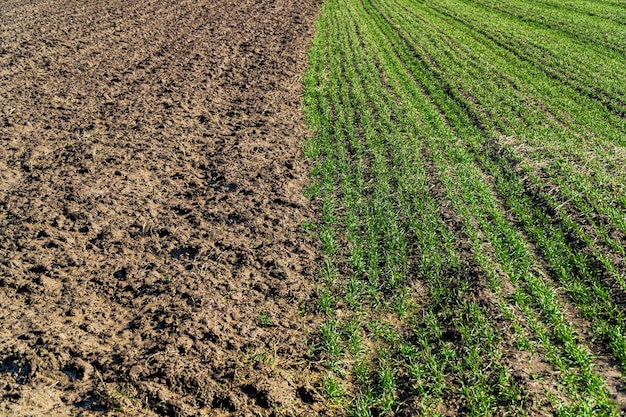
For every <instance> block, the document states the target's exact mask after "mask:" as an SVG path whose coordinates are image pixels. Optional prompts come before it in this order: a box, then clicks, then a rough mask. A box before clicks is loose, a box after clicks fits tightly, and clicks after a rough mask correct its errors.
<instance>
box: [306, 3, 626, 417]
mask: <svg viewBox="0 0 626 417" xmlns="http://www.w3.org/2000/svg"><path fill="white" fill-rule="evenodd" d="M553 3H554V2H550V1H548V0H546V1H543V2H539V3H535V2H532V3H531V2H527V1H523V0H516V1H513V0H510V1H506V2H491V1H488V0H481V1H478V2H469V1H463V0H424V1H415V0H362V1H357V0H327V1H326V2H325V4H324V6H323V9H322V14H321V16H320V18H319V21H318V26H317V30H318V35H317V37H316V38H315V41H314V44H313V47H312V49H311V55H310V70H309V72H308V73H307V76H306V78H305V88H306V95H305V110H306V112H307V114H308V117H309V122H310V125H311V127H312V128H313V129H314V130H315V132H316V135H315V137H314V138H313V139H312V140H311V141H310V142H309V143H308V144H307V145H306V149H305V150H306V153H307V155H308V156H309V157H310V158H313V159H314V160H315V161H316V167H315V170H314V172H313V176H314V177H315V179H316V182H315V184H314V185H313V186H312V187H311V188H310V189H309V190H308V193H309V195H310V197H311V198H316V199H318V200H319V201H320V204H321V207H322V219H321V221H320V223H319V224H316V225H313V226H312V227H314V229H315V231H316V233H317V234H318V235H319V237H320V239H321V242H322V244H323V247H324V251H325V253H326V257H325V261H324V265H323V267H322V268H321V275H322V278H323V281H322V282H323V285H321V287H320V290H319V300H320V302H319V307H320V311H321V313H322V314H324V315H325V316H326V321H325V323H324V324H323V325H322V327H321V328H320V331H319V332H318V333H317V335H316V338H315V339H314V340H312V341H311V342H312V344H313V346H314V347H315V348H316V352H317V354H318V355H319V356H320V358H321V359H322V361H323V362H324V363H325V364H326V366H327V369H328V374H327V376H326V377H325V379H324V381H323V384H324V387H325V390H326V394H327V396H328V397H329V398H331V399H333V401H334V403H335V404H336V406H337V407H338V409H340V410H344V409H345V410H347V411H348V412H349V413H350V414H352V415H359V416H361V415H362V416H365V415H384V414H390V413H391V412H394V413H396V414H400V415H402V414H406V415H412V414H417V413H419V414H432V415H439V414H449V413H451V412H452V413H462V414H470V415H488V414H492V413H493V414H506V413H510V414H514V415H523V414H526V413H528V414H533V413H534V412H536V411H538V410H544V411H545V410H546V409H548V410H552V411H553V412H555V413H558V414H560V415H577V416H580V415H617V414H618V413H619V407H621V406H622V405H623V399H620V398H621V397H620V395H621V394H620V393H619V392H617V391H616V388H615V385H616V383H617V382H616V379H620V378H623V376H620V377H615V373H616V372H617V373H618V374H619V375H623V371H624V370H625V369H626V339H625V337H624V335H625V334H626V320H625V317H624V308H623V302H624V301H626V292H625V291H626V278H625V272H626V268H625V267H624V262H623V256H624V235H625V233H626V193H625V187H626V181H625V175H626V169H625V164H624V157H625V156H626V152H625V149H624V144H625V142H626V134H625V132H626V120H625V109H626V101H625V99H624V97H626V95H625V94H624V93H625V92H624V91H623V90H624V88H625V87H624V84H623V83H621V82H619V77H620V74H622V73H623V72H625V71H626V66H625V65H624V64H625V61H626V60H625V59H624V56H623V51H621V50H620V49H619V48H618V47H614V42H613V40H611V39H612V38H611V39H605V41H602V39H604V38H602V36H603V35H602V33H604V32H602V31H603V30H609V29H611V28H614V27H615V26H618V24H619V22H617V23H616V20H615V19H616V17H615V15H612V17H611V18H607V17H605V16H604V15H603V14H602V13H601V10H599V9H598V7H596V5H595V3H594V4H591V3H590V2H584V1H574V2H571V4H570V7H568V8H566V9H563V10H561V9H558V8H556V7H555V5H554V4H553ZM607 7H609V6H607ZM610 7H612V8H616V9H619V10H621V13H625V11H624V10H623V9H622V8H620V7H621V5H620V4H619V3H614V4H610ZM586 10H587V12H585V11H586ZM539 12H541V13H539ZM572 22H573V23H572ZM616 33H617V32H616ZM614 36H617V37H618V38H619V37H620V36H621V38H619V39H620V40H622V41H623V40H625V38H626V35H620V34H619V33H617V34H614ZM622 45H623V43H622ZM600 60H601V61H600ZM624 75H626V74H624ZM519 358H524V359H523V360H520V359H519ZM607 363H616V364H617V365H616V366H615V367H614V366H611V365H607Z"/></svg>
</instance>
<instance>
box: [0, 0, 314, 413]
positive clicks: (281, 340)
mask: <svg viewBox="0 0 626 417" xmlns="http://www.w3.org/2000/svg"><path fill="white" fill-rule="evenodd" d="M317 11H318V2H317V0H303V1H293V0H242V1H238V2H231V1H225V0H180V1H178V0H177V1H169V0H93V1H88V2H87V1H82V0H5V1H2V2H0V306H1V308H0V415H11V416H13V415H16V416H26V415H33V416H35V415H37V416H39V415H49V416H54V415H62V416H65V415H70V414H79V415H92V414H102V413H105V414H111V415H115V414H119V415H154V414H157V415H183V416H186V415H190V416H191V415H222V414H224V415H314V414H315V413H317V412H320V413H322V414H325V412H324V403H323V401H322V399H321V396H320V395H319V394H318V393H317V392H316V389H315V381H316V380H317V374H316V370H315V369H310V368H309V366H310V365H307V363H310V361H309V360H307V359H308V356H307V355H308V352H307V349H306V344H305V343H304V340H305V337H306V331H307V329H308V328H311V326H314V317H313V316H312V315H310V314H308V313H307V312H306V309H304V308H303V305H305V304H306V302H307V300H309V299H310V298H311V296H312V295H313V294H314V287H313V286H314V279H313V277H314V275H315V263H316V262H317V260H318V258H319V256H318V252H317V249H316V247H315V245H314V241H313V239H312V238H310V237H308V236H307V235H306V233H305V232H304V231H303V229H302V227H301V226H302V223H303V222H305V221H307V220H310V219H312V218H313V217H314V212H313V210H312V208H311V206H310V203H309V202H308V201H307V200H306V199H305V198H304V197H303V196H302V189H303V187H305V186H306V183H307V172H308V169H307V167H306V166H305V163H304V162H303V161H304V160H303V158H302V156H301V151H300V145H301V141H302V140H303V138H304V137H306V135H307V132H306V130H305V127H304V123H303V120H302V116H301V112H300V103H301V94H302V90H301V74H302V73H303V72H304V69H305V66H306V49H307V47H308V45H309V42H310V40H311V37H312V35H313V21H314V18H315V15H316V13H317Z"/></svg>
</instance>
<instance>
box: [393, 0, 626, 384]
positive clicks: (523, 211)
mask: <svg viewBox="0 0 626 417" xmlns="http://www.w3.org/2000/svg"><path fill="white" fill-rule="evenodd" d="M385 13H389V12H388V10H385ZM398 16H406V13H402V14H399V15H398ZM394 23H395V25H394V27H399V26H400V25H399V24H397V22H394ZM410 23H412V24H413V25H412V26H411V24H410ZM410 23H407V24H406V25H404V26H403V27H415V22H410ZM392 31H393V30H392ZM424 32H425V31H424ZM412 33H418V31H413V32H412ZM405 36H411V34H405ZM419 46H420V47H423V44H420V45H419ZM411 52H414V51H411ZM409 56H410V55H409ZM410 59H411V58H409V60H410ZM405 64H407V66H410V65H409V64H410V63H408V62H405ZM420 72H424V69H422V70H420V69H417V70H416V71H415V72H414V74H413V75H416V74H415V73H420ZM446 87H447V86H441V85H437V86H435V87H433V90H431V92H432V93H433V94H432V97H434V98H433V99H434V100H435V99H436V98H437V94H439V95H442V96H443V95H444V94H442V93H443V92H445V91H447V90H449V87H448V88H446ZM443 98H444V99H445V97H443ZM444 102H445V100H444ZM453 104H454V103H453ZM457 107H458V105H457ZM440 108H442V107H440ZM446 110H448V109H446ZM461 110H464V109H462V108H457V109H456V111H457V112H459V113H461V114H463V113H464V112H463V111H461ZM451 114H454V112H450V111H449V110H448V111H447V112H446V115H447V117H448V119H449V118H450V116H451ZM459 122H460V123H456V124H455V123H454V121H452V122H451V124H452V125H453V126H454V125H456V126H457V128H458V129H462V127H463V126H467V125H469V126H472V123H471V120H463V119H462V118H461V119H459ZM468 122H469V123H468ZM449 123H450V120H449ZM465 134H466V132H465ZM477 135H478V132H475V133H474V136H477ZM464 137H466V136H465V135H464ZM485 162H489V161H483V166H484V165H485ZM505 184H506V183H505ZM506 185H511V184H510V183H509V184H506ZM502 188H504V189H506V187H501V190H500V192H502V191H505V190H502ZM513 190H514V192H519V186H518V187H516V188H513ZM526 203H532V202H528V201H526ZM487 206H488V204H479V206H478V207H477V208H478V209H479V208H480V207H487ZM528 206H530V204H526V205H525V206H521V209H520V210H519V213H518V214H519V215H521V216H523V215H525V214H526V217H528V214H527V211H528V210H530V209H532V207H528ZM535 215H540V213H535ZM531 220H533V219H531ZM492 221H493V220H492ZM531 225H532V224H531ZM488 226H489V222H487V223H486V224H485V227H488ZM537 229H538V230H537V232H539V230H541V228H537ZM560 243H562V242H559V241H558V240H557V241H551V242H550V241H549V242H547V245H546V246H548V245H550V244H552V245H555V244H556V245H558V244H560ZM548 248H549V246H548ZM557 248H558V246H557ZM570 252H571V251H570ZM558 260H562V259H558ZM558 260H557V261H558ZM568 260H569V259H566V261H568ZM532 263H533V262H532V261H531V262H529V263H528V265H532ZM579 290H582V288H580V285H579ZM585 290H586V289H585ZM585 301H589V300H588V298H587V300H585ZM549 310H550V309H548V311H549ZM552 310H554V309H552ZM552 315H553V316H554V315H556V316H558V315H559V314H558V313H556V314H552ZM557 328H560V327H557ZM566 333H569V332H566ZM566 338H568V339H571V337H570V336H566ZM615 340H616V341H617V342H618V343H619V341H620V338H619V337H616V338H615ZM621 340H623V338H622V339H621ZM570 347H571V346H570ZM578 350H579V349H573V350H572V349H570V351H572V354H573V355H574V356H577V355H578V354H579V353H578ZM616 351H617V352H619V351H620V349H616ZM587 356H588V355H587ZM585 363H586V364H587V365H585ZM589 364H590V362H589V359H588V358H587V359H585V360H583V363H581V365H582V366H588V365H589ZM595 381H596V385H597V383H598V382H599V380H598V379H597V378H596V379H595ZM581 382H584V381H581Z"/></svg>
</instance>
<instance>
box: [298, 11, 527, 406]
mask: <svg viewBox="0 0 626 417" xmlns="http://www.w3.org/2000/svg"><path fill="white" fill-rule="evenodd" d="M370 30H371V29H370V22H369V21H368V20H367V16H366V15H365V14H364V11H363V10H362V9H355V8H354V4H350V3H341V4H340V3H337V2H328V3H327V4H326V6H325V9H324V13H323V14H322V17H321V18H320V23H319V24H318V32H319V33H320V34H321V35H318V38H317V40H316V43H315V44H314V48H313V50H312V51H313V52H312V56H311V71H310V72H309V75H308V76H307V80H306V82H307V91H308V92H309V94H308V100H309V102H308V109H309V114H310V117H311V124H312V126H313V127H314V128H315V129H316V130H318V135H317V137H316V139H315V141H314V142H313V143H312V144H311V146H310V147H309V149H308V151H309V156H311V157H314V158H319V159H320V162H319V166H318V169H317V170H316V171H317V172H316V175H317V177H318V179H319V180H318V181H319V182H318V183H317V186H316V187H315V188H316V189H315V190H314V191H315V192H314V194H317V195H318V196H319V198H321V199H322V201H323V204H322V205H323V216H324V223H323V224H322V225H320V226H319V229H320V230H319V234H320V237H321V238H322V241H323V242H324V243H325V249H326V252H327V253H328V258H327V260H326V262H325V267H324V276H325V278H326V280H327V281H328V286H327V287H326V288H325V289H323V290H322V291H321V297H320V298H321V305H322V309H323V310H324V311H325V312H326V314H328V316H329V320H328V321H327V323H326V324H325V325H324V326H323V327H322V331H321V336H322V338H321V341H320V345H321V346H322V348H323V349H322V352H323V355H325V356H326V359H327V363H328V366H329V369H330V370H331V373H330V374H329V377H328V378H326V382H325V384H326V387H327V394H328V395H329V396H335V397H337V398H339V399H340V401H339V403H340V404H342V401H343V405H344V406H347V407H348V408H349V409H350V411H351V412H352V413H353V414H354V415H369V414H370V413H383V414H384V413H386V412H390V411H398V410H400V411H401V410H404V411H405V412H408V411H406V410H420V411H421V412H427V411H428V412H432V413H433V414H436V413H437V412H436V409H437V405H438V404H439V405H441V404H445V403H446V402H448V403H449V402H451V400H452V399H454V398H459V400H458V401H459V402H460V403H462V404H465V405H463V406H462V407H465V408H466V409H467V410H469V413H470V414H473V415H485V413H489V412H490V411H489V410H492V411H493V410H494V409H496V408H497V407H498V406H501V407H505V408H512V409H516V410H517V411H518V412H519V413H523V411H524V410H523V405H524V401H526V400H525V398H524V395H523V392H522V388H521V387H519V386H517V385H516V384H515V382H514V381H513V379H512V378H511V372H510V370H509V369H508V368H507V366H506V365H505V363H504V362H505V361H504V359H503V357H502V356H503V355H502V352H501V351H500V350H499V349H498V343H499V338H501V335H499V334H498V333H499V332H498V330H497V329H496V327H495V326H494V324H493V323H492V322H491V321H490V320H489V319H487V318H486V317H485V314H484V311H483V310H482V308H481V307H480V306H479V305H478V303H477V302H475V301H474V300H471V298H470V297H468V293H469V292H470V289H471V288H472V286H474V285H476V283H475V282H473V281H472V280H471V279H470V278H471V274H469V273H468V271H466V270H463V266H462V265H461V262H460V259H459V254H458V253H457V249H458V248H456V247H455V237H454V236H452V235H451V233H450V231H449V230H448V229H447V228H446V227H445V225H444V224H443V222H442V220H441V218H440V215H439V207H438V206H439V205H440V203H441V202H440V201H439V202H438V201H435V200H434V199H433V198H432V196H431V195H430V192H429V189H428V188H429V186H430V184H429V183H428V178H427V176H426V175H425V174H424V167H423V163H422V161H421V158H420V155H421V153H422V151H421V148H422V146H423V143H422V140H421V139H420V137H418V136H417V135H416V132H415V131H414V130H413V127H414V126H413V125H412V122H413V120H411V119H410V118H409V119H406V116H407V114H406V111H404V110H403V109H401V108H400V107H399V106H398V104H397V103H396V101H395V100H396V99H397V97H396V96H394V95H393V94H391V93H390V92H389V91H387V89H386V87H385V85H383V83H382V81H381V77H380V74H379V69H378V68H376V66H375V65H374V64H373V63H372V60H371V58H372V57H371V56H367V55H366V52H365V51H369V52H372V51H377V52H376V53H377V54H378V56H376V57H374V58H375V59H377V60H378V61H382V60H383V59H386V57H384V56H382V55H381V52H380V48H381V45H380V44H379V43H377V41H376V40H374V38H373V37H374V36H375V35H373V34H371V33H370ZM379 41H380V40H378V42H379ZM400 116H402V118H399V117H400ZM390 180H391V182H393V184H394V185H395V186H394V188H390ZM337 188H339V190H340V191H339V192H337V191H336V189H337ZM337 199H340V201H337ZM337 208H340V211H341V215H340V216H338V215H337V213H336V211H337ZM370 208H371V209H370ZM344 227H345V230H346V231H345V232H343V231H342V228H344ZM344 233H345V237H343V239H342V235H344ZM341 240H345V241H346V242H347V243H348V247H349V248H351V250H350V253H349V254H346V253H345V251H342V250H340V249H339V248H337V242H339V241H341ZM408 242H411V245H410V246H409V245H408ZM408 249H410V250H411V251H410V252H407V251H408ZM411 254H412V255H413V256H414V257H415V258H416V259H414V260H413V261H414V262H415V265H414V266H413V268H411V269H412V270H414V271H419V275H420V276H419V278H421V280H423V283H424V284H425V286H427V287H428V290H429V293H428V294H427V295H428V296H429V298H427V299H426V300H425V301H424V305H415V304H414V303H411V302H410V301H411V300H410V297H408V296H410V295H411V288H410V287H409V286H408V285H407V284H408V283H406V282H404V281H406V279H407V267H406V265H407V263H408V262H409V260H408V259H407V258H408V256H409V255H411ZM381 258H382V259H381ZM398 260H400V262H398ZM381 261H382V262H381ZM344 270H345V271H347V272H348V273H342V274H340V273H339V271H342V272H343V271H344ZM410 278H411V279H413V280H414V279H416V278H418V277H410ZM387 300H401V301H400V302H395V303H392V304H391V305H390V303H389V301H387ZM346 310H347V311H346ZM338 312H340V313H341V317H338V316H339V314H338ZM416 313H419V314H416ZM379 317H388V319H387V320H386V321H385V320H381V319H380V318H379ZM451 327H452V328H453V329H455V330H454V331H452V332H451V331H450V328H451ZM455 332H458V334H459V335H460V337H459V338H458V340H457V339H456V337H452V339H453V341H451V340H446V339H450V337H448V338H446V337H443V336H444V334H447V335H450V334H453V335H454V334H456V333H455ZM342 380H344V381H349V382H350V384H351V387H352V396H351V397H350V396H348V397H346V396H344V392H345V389H343V388H340V386H341V383H340V381H342ZM347 400H350V403H349V404H346V403H345V401H347ZM452 402H454V401H452ZM462 407H461V408H462ZM394 409H395V410H394Z"/></svg>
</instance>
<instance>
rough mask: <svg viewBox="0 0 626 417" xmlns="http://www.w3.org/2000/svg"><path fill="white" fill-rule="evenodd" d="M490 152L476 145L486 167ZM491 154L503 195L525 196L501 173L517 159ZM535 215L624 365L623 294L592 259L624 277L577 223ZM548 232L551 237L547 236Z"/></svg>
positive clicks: (548, 204)
mask: <svg viewBox="0 0 626 417" xmlns="http://www.w3.org/2000/svg"><path fill="white" fill-rule="evenodd" d="M465 36H467V35H465ZM420 45H421V46H423V45H424V43H421V44H420ZM445 47H446V45H442V44H436V45H435V47H434V49H438V50H440V51H441V50H444V51H445V50H446V49H445ZM474 47H475V46H474V45H472V48H471V49H472V50H474ZM468 61H469V62H470V64H472V63H474V62H472V57H470V56H467V55H466V56H463V55H462V56H460V57H459V59H458V61H457V62H460V63H465V62H468ZM461 65H462V64H461ZM445 71H446V73H447V74H450V73H454V69H453V70H450V66H449V65H448V66H446V68H445ZM492 75H493V76H494V78H495V76H496V75H497V73H496V74H494V73H492ZM465 79H471V80H479V81H482V80H481V79H480V77H479V74H476V73H472V74H471V75H470V76H467V77H465ZM444 88H447V89H450V87H449V86H444ZM457 88H458V87H457ZM481 100H482V98H481ZM485 100H486V99H485ZM488 104H490V105H493V106H496V105H497V103H496V102H494V101H490V102H489V103H488ZM467 105H468V106H470V107H471V106H472V103H469V104H467ZM467 122H468V121H467V120H465V121H464V122H463V123H459V124H458V125H459V126H460V127H463V126H464V127H467V126H470V128H471V126H472V125H471V123H467ZM483 126H488V127H489V120H484V124H483ZM513 128H514V129H517V131H523V129H524V125H523V124H520V123H518V124H517V125H516V126H513ZM531 128H532V127H531ZM492 144H493V142H487V145H488V146H492ZM490 151H491V150H490V149H485V147H484V146H480V145H476V153H477V154H478V156H479V158H482V159H484V160H485V161H484V162H483V165H484V164H489V160H488V159H487V158H485V155H489V153H490ZM491 153H492V155H490V159H493V160H494V161H493V163H491V165H493V168H492V169H499V170H500V171H501V172H502V174H501V175H499V176H498V175H494V177H495V178H498V177H504V178H508V180H507V181H505V182H502V183H501V184H500V185H499V188H500V190H501V191H500V192H501V193H502V194H503V195H511V196H517V195H521V194H523V192H524V189H523V186H524V184H523V183H522V182H521V181H519V178H520V175H519V174H520V172H519V171H513V170H511V169H506V170H504V171H502V169H501V168H499V167H500V166H502V165H505V167H506V165H507V164H510V163H511V160H513V159H514V158H512V157H510V155H509V157H507V155H504V156H502V155H497V154H494V153H493V152H491ZM513 162H515V161H513ZM522 174H524V175H525V176H527V177H531V178H532V173H531V172H529V171H524V172H522ZM534 181H535V182H537V181H539V180H538V179H534ZM537 197H542V198H543V199H544V201H545V203H544V207H543V210H546V209H547V210H553V211H555V212H557V210H556V207H555V206H556V205H557V204H558V203H557V201H554V200H553V199H552V200H551V199H550V196H549V195H548V196H547V195H540V196H537V195H529V196H526V206H528V209H531V208H532V207H531V206H534V205H535V204H536V202H537ZM531 200H532V201H531ZM518 211H519V212H520V216H523V215H524V214H525V213H526V212H527V210H526V209H523V208H520V209H519V210H518ZM535 211H536V212H537V213H536V214H535V217H534V218H532V217H531V218H528V216H526V219H525V220H524V218H523V217H522V221H523V222H525V224H526V226H527V229H529V233H530V234H531V235H535V238H534V239H535V241H536V243H538V245H539V246H540V247H542V248H545V251H546V252H547V254H546V255H544V256H546V257H549V258H552V259H551V261H552V263H554V264H555V267H554V268H553V269H555V270H556V271H557V273H558V274H560V275H561V279H562V280H564V281H569V280H570V277H569V276H568V275H564V274H562V273H561V272H562V271H560V270H562V269H567V270H569V274H570V275H571V274H578V275H580V276H581V277H580V278H579V280H580V281H578V282H574V283H573V284H574V285H573V286H571V288H570V290H571V295H572V296H573V297H574V298H578V299H579V300H580V302H579V304H580V306H581V307H582V308H583V314H584V315H585V316H586V317H587V318H596V317H598V316H600V317H606V318H607V320H609V321H608V322H605V323H602V322H601V321H600V322H599V323H598V328H599V330H600V334H604V333H605V332H609V333H612V334H608V335H607V334H604V337H605V338H606V337H608V339H609V342H610V344H611V345H612V346H613V348H614V349H613V350H614V353H615V355H616V356H617V357H618V358H619V359H620V361H621V362H622V363H624V362H623V355H624V338H623V334H624V329H623V327H622V325H623V319H622V313H621V312H620V311H615V310H619V309H618V308H617V307H618V306H616V305H615V304H616V303H615V302H613V300H612V298H613V297H612V296H611V293H612V292H613V293H617V294H618V295H619V294H620V293H621V291H611V288H610V287H607V283H606V282H601V281H604V280H600V277H599V276H597V274H598V271H597V269H598V263H594V262H593V261H594V259H593V257H596V259H597V260H599V261H600V262H599V263H600V266H604V268H605V270H606V271H607V272H608V273H609V274H610V277H611V282H614V283H616V284H618V285H619V286H620V287H621V288H622V289H623V288H624V284H623V283H624V277H623V275H622V274H620V272H619V271H617V270H616V269H615V267H614V265H613V264H612V263H611V261H610V259H609V258H608V257H607V256H605V255H604V254H603V253H601V252H600V251H599V250H598V247H597V246H595V245H594V242H593V241H592V236H589V235H588V232H587V231H586V230H585V229H583V228H582V227H580V226H579V225H578V224H576V222H575V221H574V220H572V219H569V218H568V217H567V216H562V220H561V225H560V227H555V226H552V225H550V222H551V221H554V220H552V219H548V218H547V217H548V216H547V215H546V214H544V213H542V212H541V210H540V209H539V208H535ZM548 212H549V211H548ZM537 219H540V220H541V222H539V221H538V220H537ZM587 230H588V229H587ZM546 231H547V232H549V233H546ZM550 234H552V235H553V239H554V241H555V244H558V246H556V247H555V249H551V247H550V243H549V242H547V243H546V236H545V235H550ZM572 236H573V237H574V238H578V239H579V241H578V244H579V245H582V246H584V245H586V246H587V248H588V249H589V250H587V251H582V250H578V251H576V250H575V249H576V248H570V247H568V244H569V245H571V243H569V242H568V241H571V240H572ZM548 238H549V236H548ZM590 255H591V256H590ZM589 258H591V259H589ZM581 281H582V282H581ZM611 282H609V283H608V284H609V285H610V284H611ZM587 287H591V288H593V291H595V292H596V295H597V299H594V298H590V297H589V293H590V289H589V288H587ZM592 301H596V303H591V307H589V308H588V304H589V303H590V302H592ZM599 313H600V314H599ZM620 323H621V324H620Z"/></svg>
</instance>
